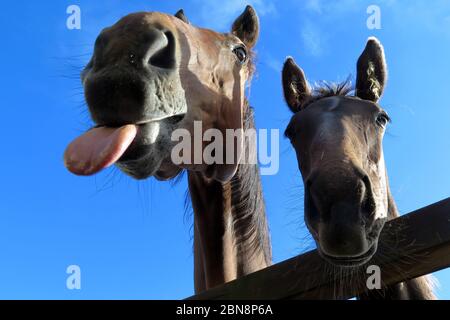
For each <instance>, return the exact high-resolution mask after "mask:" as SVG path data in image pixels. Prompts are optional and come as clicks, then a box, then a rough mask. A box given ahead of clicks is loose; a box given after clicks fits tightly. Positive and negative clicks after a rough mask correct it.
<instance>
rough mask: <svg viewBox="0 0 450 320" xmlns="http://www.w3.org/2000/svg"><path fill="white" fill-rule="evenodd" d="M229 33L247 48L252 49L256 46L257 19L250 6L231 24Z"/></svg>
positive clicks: (257, 34)
mask: <svg viewBox="0 0 450 320" xmlns="http://www.w3.org/2000/svg"><path fill="white" fill-rule="evenodd" d="M231 33H233V34H234V35H235V36H236V37H238V38H239V39H241V40H242V42H244V43H245V45H246V46H247V47H248V48H252V47H253V46H254V45H255V44H256V41H257V40H258V37H259V19H258V16H257V15H256V12H255V10H254V9H253V8H252V7H251V6H247V7H246V8H245V10H244V12H243V13H242V14H241V15H240V16H239V17H237V19H236V20H235V21H234V22H233V26H232V27H231Z"/></svg>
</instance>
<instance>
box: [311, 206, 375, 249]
mask: <svg viewBox="0 0 450 320" xmlns="http://www.w3.org/2000/svg"><path fill="white" fill-rule="evenodd" d="M330 211H331V212H330V218H329V219H328V220H327V221H323V222H322V223H320V224H319V239H320V246H321V250H322V252H323V253H325V254H326V255H328V256H331V257H338V258H339V257H357V256H359V255H361V254H363V253H365V252H366V251H367V250H368V249H369V243H368V241H367V237H366V232H365V227H364V224H363V223H362V221H361V220H360V219H358V218H357V216H358V214H357V213H355V211H358V208H355V207H354V206H353V205H349V204H347V203H338V204H335V205H333V206H332V207H331V210H330Z"/></svg>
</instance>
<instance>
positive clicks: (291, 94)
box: [282, 57, 311, 113]
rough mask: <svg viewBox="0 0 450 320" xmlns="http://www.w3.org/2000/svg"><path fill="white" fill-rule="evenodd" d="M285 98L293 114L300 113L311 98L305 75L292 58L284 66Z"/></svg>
mask: <svg viewBox="0 0 450 320" xmlns="http://www.w3.org/2000/svg"><path fill="white" fill-rule="evenodd" d="M282 76H283V91H284V98H285V99H286V102H287V104H288V106H289V109H291V111H292V112H294V113H296V112H298V111H300V109H301V106H302V104H303V103H304V102H305V101H306V100H307V99H308V98H309V97H310V96H311V89H310V87H309V84H308V81H307V80H306V77H305V73H304V72H303V70H302V69H301V68H300V67H299V66H298V65H297V64H296V63H295V61H294V59H292V58H291V57H289V58H287V59H286V62H285V63H284V66H283V73H282Z"/></svg>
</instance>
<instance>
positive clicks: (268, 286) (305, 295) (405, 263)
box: [188, 198, 450, 300]
mask: <svg viewBox="0 0 450 320" xmlns="http://www.w3.org/2000/svg"><path fill="white" fill-rule="evenodd" d="M368 265H377V266H379V267H380V269H381V279H382V281H383V283H384V284H386V285H392V284H395V283H399V282H402V281H404V280H408V279H412V278H416V277H419V276H421V275H424V274H428V273H432V272H435V271H438V270H441V269H444V268H447V267H449V266H450V198H447V199H445V200H442V201H440V202H438V203H435V204H433V205H430V206H428V207H425V208H422V209H419V210H416V211H414V212H412V213H410V214H408V215H404V216H401V217H400V218H397V219H395V220H392V221H389V222H388V223H386V225H385V227H384V228H383V231H382V233H381V236H380V241H379V249H378V251H377V253H376V254H375V256H374V258H373V259H372V260H371V261H370V262H369V263H368ZM367 277H368V275H367V274H366V268H363V269H361V270H360V271H359V275H353V276H350V275H347V274H346V272H345V271H337V270H334V269H333V267H332V266H331V265H329V264H328V263H326V262H325V261H323V260H322V259H321V258H320V257H319V255H318V253H317V251H316V250H313V251H309V252H307V253H305V254H302V255H300V256H297V257H294V258H291V259H289V260H286V261H283V262H281V263H278V264H276V265H273V266H270V267H268V268H266V269H264V270H260V271H258V272H255V273H252V274H250V275H247V276H245V277H242V278H240V279H237V280H234V281H231V282H229V283H226V284H224V285H222V286H220V287H217V288H213V289H211V290H209V291H206V292H203V293H201V294H199V295H196V296H192V297H190V298H188V299H199V300H203V299H214V300H217V299H225V300H226V299H347V298H351V297H354V296H356V295H357V294H360V293H362V292H364V290H366V279H367Z"/></svg>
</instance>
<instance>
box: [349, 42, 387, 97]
mask: <svg viewBox="0 0 450 320" xmlns="http://www.w3.org/2000/svg"><path fill="white" fill-rule="evenodd" d="M386 82H387V67H386V60H385V57H384V49H383V46H382V45H381V43H380V41H378V39H376V38H374V37H371V38H369V40H367V44H366V48H365V49H364V51H363V53H362V54H361V56H360V57H359V59H358V64H357V76H356V96H358V97H360V98H361V99H364V100H370V101H373V102H378V100H380V98H381V96H382V94H383V90H384V87H385V85H386Z"/></svg>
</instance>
